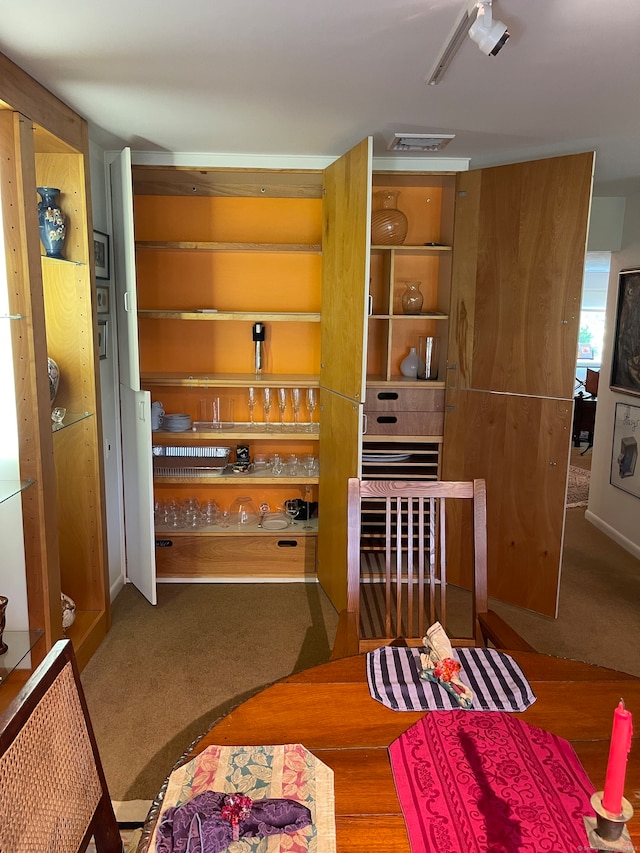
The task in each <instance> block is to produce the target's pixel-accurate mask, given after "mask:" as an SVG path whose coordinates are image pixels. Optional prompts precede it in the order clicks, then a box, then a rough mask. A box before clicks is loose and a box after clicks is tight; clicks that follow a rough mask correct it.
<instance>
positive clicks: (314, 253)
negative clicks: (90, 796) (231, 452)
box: [112, 139, 593, 615]
mask: <svg viewBox="0 0 640 853" xmlns="http://www.w3.org/2000/svg"><path fill="white" fill-rule="evenodd" d="M127 157H128V155H127V154H126V153H123V156H122V157H121V158H120V161H119V162H118V163H115V164H114V166H113V179H112V183H113V190H114V202H115V205H116V207H115V210H116V214H115V219H116V221H120V222H121V223H122V225H123V231H122V234H121V235H120V236H119V237H118V235H116V236H117V240H116V249H117V252H116V257H117V260H118V245H120V250H119V260H118V278H119V279H120V281H121V282H122V284H121V289H122V293H121V294H120V296H119V300H118V305H119V309H118V310H119V312H120V313H119V337H120V339H121V341H122V342H123V347H124V349H123V352H122V353H121V372H122V375H123V377H124V378H123V385H122V387H121V394H122V399H123V404H122V405H123V419H124V423H125V424H126V426H125V439H126V437H127V433H128V432H130V435H131V437H132V440H131V447H130V449H129V450H127V448H125V468H127V465H128V470H137V471H138V478H137V480H136V485H135V491H136V494H135V495H132V496H131V500H130V506H132V507H133V509H132V511H130V512H128V513H127V515H128V516H129V517H130V518H132V519H133V528H132V529H131V531H128V534H127V542H128V545H127V548H128V552H131V553H130V554H129V556H128V561H129V566H130V573H131V572H132V571H133V572H135V571H136V567H137V566H138V565H141V564H144V565H149V566H154V565H155V562H156V553H157V564H158V570H159V574H161V575H163V576H167V577H171V576H175V577H181V578H187V577H198V578H202V577H216V576H218V577H246V576H248V577H255V578H256V579H257V578H259V577H267V576H268V577H273V576H275V577H278V576H280V577H293V576H296V575H297V576H299V577H312V576H313V574H314V572H315V571H317V578H318V580H319V581H320V583H321V584H322V586H323V588H324V589H325V591H326V592H327V594H328V595H329V597H330V599H331V600H332V602H333V603H334V605H335V606H336V608H337V609H338V610H340V609H342V608H343V607H344V606H345V603H346V486H347V479H348V478H349V477H353V476H363V477H379V476H384V477H387V478H394V479H395V478H407V477H410V478H427V479H431V478H439V477H440V478H442V477H444V478H447V479H465V480H466V479H472V478H474V477H484V478H485V479H486V480H487V487H488V495H489V507H488V516H489V533H488V535H489V557H490V574H489V577H490V592H491V593H493V594H496V595H500V596H501V597H503V598H504V599H505V600H507V601H511V602H512V603H516V604H521V605H523V606H525V607H530V608H532V609H537V610H539V611H540V612H544V613H548V614H550V615H552V614H553V613H554V612H555V605H556V599H557V588H558V580H559V566H560V554H561V546H562V528H563V513H564V504H563V501H564V493H565V489H566V475H567V466H568V455H569V440H570V430H569V427H570V415H571V405H572V401H571V389H572V387H573V382H572V376H573V367H574V361H575V348H576V342H577V333H578V322H579V296H580V282H581V277H582V267H583V258H584V251H585V245H586V228H587V221H588V211H589V202H590V188H591V172H592V164H593V157H592V155H591V154H582V155H571V156H569V157H562V158H551V159H549V160H543V161H537V162H531V163H525V164H516V165H512V166H505V167H496V168H493V169H489V170H480V171H476V172H469V173H460V174H455V175H453V174H428V173H410V174H409V173H402V172H396V171H388V172H381V171H380V172H374V171H373V169H372V142H371V140H370V139H367V140H364V141H363V142H361V143H360V144H359V145H356V146H355V147H354V148H353V149H351V150H350V151H349V152H347V153H346V154H345V155H344V156H343V157H341V158H339V159H338V160H336V161H335V162H334V163H332V164H331V165H330V166H328V167H327V168H326V169H325V170H324V171H323V172H317V173H316V172H302V173H301V172H288V171H251V170H247V171H242V170H226V169H205V170H192V169H180V168H160V167H154V166H149V167H140V168H138V167H136V168H135V169H133V173H132V170H131V164H130V161H128V160H127ZM132 187H133V188H134V192H133V193H132ZM383 189H385V190H394V191H399V196H398V207H399V209H400V210H402V211H403V212H404V213H405V214H406V216H407V219H408V233H407V236H406V239H405V241H404V243H403V244H402V245H397V246H386V245H385V246H381V245H373V246H372V245H371V240H370V221H371V211H372V201H375V196H374V193H375V191H377V190H383ZM134 210H135V221H134V216H133V211H134ZM127 245H129V246H130V247H131V248H130V249H129V250H127V248H126V247H127ZM134 246H135V247H137V248H134ZM136 268H137V269H136ZM136 278H137V279H138V281H137V282H136ZM407 280H410V281H416V280H417V281H420V283H421V284H420V289H421V292H422V294H423V297H424V302H423V307H422V311H421V313H420V314H419V315H405V314H404V312H403V310H402V293H403V291H404V289H405V281H407ZM213 309H215V310H216V312H217V313H211V312H212V310H213ZM256 321H261V322H264V323H265V324H266V325H267V330H268V331H267V339H268V341H269V346H270V351H269V353H268V355H267V366H266V373H265V374H262V375H261V376H260V377H256V376H255V374H253V373H252V368H253V343H252V340H251V326H252V323H253V322H256ZM419 336H432V337H437V338H438V340H439V359H438V368H439V370H438V376H437V378H430V379H429V380H421V379H415V380H414V379H407V378H406V377H404V376H402V374H401V371H400V362H401V361H402V359H403V358H404V357H405V356H406V355H407V353H408V352H409V349H410V347H417V346H418V337H419ZM516 378H517V381H511V380H512V379H516ZM305 384H310V385H313V384H317V386H318V388H319V394H320V411H319V417H318V420H319V433H318V434H317V435H316V434H311V435H309V434H305V435H301V436H298V435H292V434H290V433H288V434H287V433H285V434H283V435H281V436H278V435H277V434H273V433H271V434H269V433H264V434H260V432H259V431H257V432H254V431H251V430H245V428H244V427H241V428H234V430H233V431H231V432H229V433H228V434H227V436H226V438H228V439H229V442H228V443H229V444H230V445H231V446H232V448H233V445H234V444H235V443H249V445H250V452H251V453H252V454H255V453H256V452H260V451H266V452H267V453H268V452H271V450H272V449H273V448H274V447H275V446H276V445H278V446H280V447H282V448H287V450H288V451H289V452H299V448H300V442H303V443H304V444H305V446H307V447H308V448H309V450H310V452H311V453H313V454H314V455H315V453H316V452H317V453H318V455H319V458H320V472H319V477H318V482H317V483H316V482H313V483H311V484H310V485H311V486H312V488H313V499H314V500H318V502H319V513H318V530H317V539H316V534H315V531H314V532H312V533H309V532H307V535H306V536H305V537H303V539H304V551H299V552H298V553H300V554H302V555H303V558H302V561H301V562H300V563H298V564H295V562H296V561H295V559H294V558H292V557H291V554H290V553H288V554H287V556H286V558H285V557H281V556H280V555H279V552H278V551H275V552H274V551H273V542H274V540H277V539H278V537H277V536H274V535H273V534H269V535H267V534H265V532H264V531H260V532H259V533H258V531H256V535H255V537H254V536H253V535H251V536H247V535H246V533H247V532H246V531H242V532H240V531H238V532H235V531H234V532H232V531H229V530H226V531H225V530H211V531H206V532H204V533H202V534H197V535H196V534H193V533H190V532H186V533H177V532H176V533H175V535H173V534H172V535H171V536H170V537H169V536H165V533H166V531H164V530H157V529H153V524H152V519H153V513H152V505H153V500H154V489H155V495H163V494H166V495H169V494H175V495H178V494H185V493H188V494H191V493H196V490H199V491H197V493H198V494H205V493H207V494H208V493H211V494H213V495H215V496H220V498H221V501H222V502H223V503H224V502H225V501H226V503H227V504H228V503H229V499H230V498H232V497H233V496H235V495H237V494H240V493H246V494H250V495H251V496H254V501H256V502H259V501H260V500H262V499H263V498H264V499H265V500H269V501H270V502H271V501H273V502H275V501H279V500H281V499H282V498H283V497H288V496H291V490H292V489H293V490H294V492H293V496H295V494H296V492H295V490H296V489H297V490H298V494H299V493H300V491H299V490H300V489H301V488H302V487H303V486H304V485H309V484H305V483H304V481H300V479H299V478H295V482H290V483H285V482H282V483H281V484H277V485H276V484H274V483H272V482H269V480H268V478H265V477H264V476H253V475H252V476H250V477H248V478H245V479H244V480H243V481H242V482H241V483H240V482H238V485H237V487H236V481H235V478H233V477H230V476H229V477H227V476H226V475H224V476H223V477H222V478H221V479H220V480H218V481H217V482H216V484H215V485H214V484H213V482H211V483H206V484H204V483H201V482H194V481H188V482H185V483H180V482H172V483H169V482H167V481H166V480H165V481H163V482H159V480H158V478H155V480H154V477H153V471H152V464H151V462H152V441H153V442H154V443H155V442H156V441H163V442H166V441H169V440H170V441H171V442H175V441H178V435H176V434H173V435H171V436H169V438H167V436H166V435H163V436H162V438H160V437H159V435H160V434H159V433H153V435H152V432H151V428H150V424H149V408H150V405H151V402H152V400H160V401H161V402H162V403H163V404H164V408H165V410H166V411H174V412H175V411H185V412H188V413H189V414H190V415H191V417H192V418H194V419H195V420H198V419H199V418H200V415H199V412H200V411H201V409H200V408H199V406H200V404H201V400H203V398H207V397H212V396H222V397H226V396H232V397H234V400H235V406H236V416H235V420H236V421H240V422H242V423H244V424H245V425H246V417H245V415H246V408H243V406H244V402H243V401H244V400H245V399H246V397H245V395H246V389H247V387H248V386H255V385H257V386H261V385H268V386H270V387H273V388H276V387H278V386H282V385H287V386H289V387H292V386H294V387H295V386H301V387H304V386H305ZM205 405H206V399H205ZM276 418H277V413H276ZM272 420H273V415H272ZM223 435H224V433H222V432H220V433H218V434H215V435H214V434H211V433H209V432H206V431H205V432H203V431H202V430H201V429H200V428H196V431H195V432H193V433H191V434H184V435H182V436H181V437H180V439H179V440H180V442H183V443H184V444H187V445H193V444H195V445H202V444H206V443H210V444H213V443H220V440H221V438H222V436H223ZM225 443H227V442H225ZM285 452H287V451H285ZM127 459H128V460H129V462H128V463H127ZM524 461H526V464H523V462H524ZM283 487H284V488H283ZM127 488H130V485H129V486H128V485H127V483H126V478H125V502H126V500H127V494H126V491H127ZM145 490H146V493H145V495H144V496H143V497H144V500H142V502H141V501H140V492H145ZM139 507H142V509H139ZM529 519H530V522H529ZM454 522H455V519H454ZM462 523H468V521H465V520H463V521H462ZM140 531H142V532H141V534H140ZM298 532H299V531H298ZM169 540H170V541H169ZM309 540H315V541H316V544H314V545H312V544H311V542H310V541H309ZM534 541H535V548H533V547H531V543H532V542H534ZM156 542H157V543H158V545H159V547H158V548H155V547H153V549H152V551H151V552H150V551H149V548H150V543H151V544H153V543H156ZM260 542H264V543H265V546H267V545H268V547H265V548H264V549H260V545H259V543H260ZM316 545H317V547H316ZM256 548H257V549H259V550H258V551H256V550H255V549H256ZM258 553H259V555H260V556H259V557H258V558H257V559H256V554H258ZM260 560H262V561H263V564H262V565H260V566H258V563H259V562H260ZM314 562H315V568H314ZM465 565H466V555H460V566H461V567H463V568H461V570H460V574H459V580H460V582H461V583H464V582H465V576H464V575H465V571H464V566H465ZM278 566H279V570H278ZM454 574H455V571H454ZM143 585H144V581H141V588H142V586H143ZM147 593H148V595H149V597H150V598H151V599H153V595H154V584H153V583H151V584H150V585H148V586H147ZM147 593H146V594H147Z"/></svg>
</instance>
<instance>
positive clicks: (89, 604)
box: [0, 57, 110, 695]
mask: <svg viewBox="0 0 640 853" xmlns="http://www.w3.org/2000/svg"><path fill="white" fill-rule="evenodd" d="M0 71H1V72H2V73H1V74H0V79H1V80H2V83H0V97H2V98H3V99H4V103H0V149H1V153H2V158H1V160H2V164H1V166H0V180H1V182H2V186H1V197H2V219H3V229H4V244H5V259H6V270H7V282H8V294H9V307H10V313H11V315H12V319H10V323H11V333H12V348H13V361H14V377H15V388H16V404H17V412H18V437H19V467H20V478H21V480H23V481H26V482H28V483H29V484H30V485H29V488H26V489H24V490H23V491H22V492H21V497H22V517H23V528H24V558H25V559H24V561H25V567H26V587H27V597H28V601H27V605H28V615H29V625H28V628H29V630H31V631H32V632H34V631H42V632H43V641H42V643H39V644H38V645H37V646H36V647H35V648H34V650H33V652H32V663H34V664H35V663H37V662H38V660H39V658H40V657H42V655H43V654H44V652H46V650H47V649H48V648H50V647H51V646H52V645H53V643H54V642H55V641H56V640H58V639H59V638H60V637H62V636H63V628H62V610H61V600H60V593H61V591H63V592H65V593H66V594H67V595H68V596H70V597H71V598H72V599H73V600H74V601H75V603H76V607H77V610H76V618H75V622H74V624H73V625H72V626H71V627H70V628H69V629H68V630H67V636H68V637H70V638H71V639H72V641H73V644H74V649H75V653H76V657H77V659H78V662H79V665H80V667H82V666H84V664H85V663H86V662H87V661H88V660H89V658H90V657H91V655H92V654H93V652H94V651H95V649H96V648H97V646H98V645H99V644H100V642H101V641H102V639H103V637H104V636H105V634H106V632H107V630H108V628H109V622H110V606H109V588H108V581H107V561H106V544H105V510H104V478H103V469H102V465H103V463H102V431H101V416H100V396H99V376H98V369H97V368H98V356H97V350H96V329H97V320H96V311H95V304H94V298H93V294H94V292H95V288H94V285H93V240H92V225H91V205H90V192H89V145H88V137H87V127H86V123H85V122H84V121H83V120H82V119H80V117H79V116H77V115H75V114H74V113H73V112H72V111H71V110H69V109H68V108H67V107H65V105H64V104H62V103H61V102H59V101H58V100H57V99H56V98H54V97H53V96H52V95H50V94H49V93H48V92H46V91H45V90H44V89H42V87H40V86H39V85H38V84H37V83H36V82H35V81H34V80H32V79H31V78H29V77H28V76H27V75H26V74H24V72H22V71H21V70H20V69H18V68H16V66H14V65H12V64H11V63H10V62H9V61H8V60H6V59H5V58H4V57H0ZM37 186H53V187H56V188H59V189H60V196H59V202H60V206H61V208H62V210H63V212H64V214H65V215H66V220H67V235H66V238H65V242H64V246H63V250H62V251H63V255H64V258H65V260H57V259H53V258H48V257H45V256H44V255H45V253H44V249H43V247H42V246H41V243H40V235H39V228H38V218H37V204H38V201H39V196H38V195H37V193H36V187H37ZM48 356H49V357H51V358H53V359H54V360H55V361H56V362H57V364H58V367H59V369H60V384H59V388H58V393H57V397H56V399H55V405H56V406H62V407H64V408H66V410H67V413H66V415H65V417H64V420H63V422H62V423H61V424H59V425H58V424H53V423H52V420H51V408H52V406H51V402H50V396H49V380H48V370H47V357H48ZM0 511H2V507H1V506H0ZM5 570H8V571H11V570H12V569H11V567H5ZM5 695H7V694H5Z"/></svg>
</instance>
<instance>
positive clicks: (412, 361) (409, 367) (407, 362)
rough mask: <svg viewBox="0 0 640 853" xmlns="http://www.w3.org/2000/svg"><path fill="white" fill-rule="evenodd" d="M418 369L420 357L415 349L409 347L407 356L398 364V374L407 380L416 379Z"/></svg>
mask: <svg viewBox="0 0 640 853" xmlns="http://www.w3.org/2000/svg"><path fill="white" fill-rule="evenodd" d="M419 367H420V357H419V356H418V353H417V351H416V348H415V347H411V349H410V350H409V355H407V356H406V357H405V358H403V359H402V361H401V362H400V373H401V374H402V375H403V376H406V377H407V378H408V379H417V378H418V368H419Z"/></svg>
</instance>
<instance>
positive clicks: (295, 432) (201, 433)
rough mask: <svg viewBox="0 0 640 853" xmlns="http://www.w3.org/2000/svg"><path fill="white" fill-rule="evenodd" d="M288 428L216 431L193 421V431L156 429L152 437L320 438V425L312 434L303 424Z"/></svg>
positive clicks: (237, 426)
mask: <svg viewBox="0 0 640 853" xmlns="http://www.w3.org/2000/svg"><path fill="white" fill-rule="evenodd" d="M263 426H264V424H256V427H263ZM290 426H291V429H290V430H287V429H286V427H285V430H284V431H280V427H279V425H278V430H277V431H276V430H273V429H272V430H268V431H267V430H265V429H263V428H260V429H251V428H250V427H249V426H248V425H246V424H234V425H233V426H232V427H226V428H225V427H223V428H221V429H216V428H214V427H209V428H206V427H205V425H204V424H203V423H202V422H201V421H195V423H194V424H193V429H190V430H185V431H184V432H170V431H169V430H163V429H158V430H154V431H153V433H152V436H153V439H154V440H155V439H156V438H158V437H160V438H162V439H165V438H168V437H169V436H171V437H172V438H174V437H175V438H183V439H190V440H191V441H204V440H209V441H211V440H216V439H221V440H223V441H227V439H229V440H231V439H233V440H236V439H246V440H251V439H260V440H261V441H262V440H266V441H318V439H319V437H320V424H316V423H314V424H313V427H314V430H313V432H310V431H308V430H305V429H304V426H305V425H304V424H298V427H302V429H295V428H294V424H291V425H290ZM162 443H163V444H164V443H165V442H164V441H163V442H162Z"/></svg>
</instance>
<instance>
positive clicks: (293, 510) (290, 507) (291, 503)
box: [284, 500, 300, 524]
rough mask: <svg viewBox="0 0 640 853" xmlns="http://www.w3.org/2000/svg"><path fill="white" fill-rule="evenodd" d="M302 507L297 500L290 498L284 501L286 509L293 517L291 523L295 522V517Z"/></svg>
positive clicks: (290, 516)
mask: <svg viewBox="0 0 640 853" xmlns="http://www.w3.org/2000/svg"><path fill="white" fill-rule="evenodd" d="M299 510H300V507H299V506H298V501H297V500H288V501H285V502H284V511H285V512H286V513H287V515H288V516H289V518H290V519H291V524H295V523H296V522H295V517H296V515H297V514H298V512H299Z"/></svg>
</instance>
